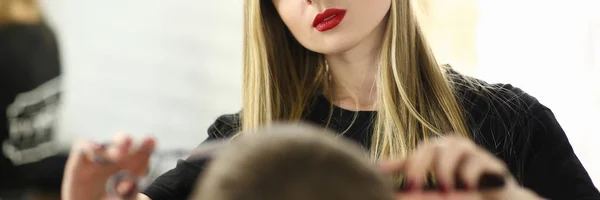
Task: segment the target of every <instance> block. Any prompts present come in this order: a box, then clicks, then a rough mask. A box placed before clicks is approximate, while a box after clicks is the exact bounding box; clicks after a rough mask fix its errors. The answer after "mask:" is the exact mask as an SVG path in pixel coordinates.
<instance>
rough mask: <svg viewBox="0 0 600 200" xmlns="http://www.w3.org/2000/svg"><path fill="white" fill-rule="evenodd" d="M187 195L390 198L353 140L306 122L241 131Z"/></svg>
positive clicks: (233, 199) (214, 198) (223, 199)
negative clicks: (252, 131)
mask: <svg viewBox="0 0 600 200" xmlns="http://www.w3.org/2000/svg"><path fill="white" fill-rule="evenodd" d="M193 196H194V198H192V199H194V200H195V199H198V200H200V199H210V200H240V199H244V200H259V199H260V200H281V199H289V200H296V199H298V200H307V199H311V200H325V199H327V200H332V199H344V200H353V199H356V200H359V199H360V200H364V199H368V200H392V199H393V190H392V185H391V183H390V182H388V180H387V179H386V178H384V177H383V176H382V175H381V174H380V173H378V171H377V169H376V168H375V166H374V165H373V164H372V163H371V162H370V161H369V159H368V158H367V153H366V152H364V151H363V150H362V148H360V147H359V146H358V145H357V144H355V143H351V142H348V141H346V140H343V139H337V138H335V136H334V134H333V133H330V132H327V131H323V129H319V128H315V127H309V126H306V125H301V126H298V125H278V126H275V127H272V128H270V129H265V130H262V131H258V132H254V133H244V134H241V135H240V136H239V137H237V138H236V139H234V140H232V142H231V143H230V144H228V146H227V147H225V148H224V149H223V150H221V151H219V152H218V153H217V155H216V156H215V158H214V160H213V161H212V163H211V164H210V165H209V166H208V168H207V170H206V171H205V173H204V174H203V175H202V176H201V181H200V182H199V184H198V186H197V190H196V192H195V194H194V195H193Z"/></svg>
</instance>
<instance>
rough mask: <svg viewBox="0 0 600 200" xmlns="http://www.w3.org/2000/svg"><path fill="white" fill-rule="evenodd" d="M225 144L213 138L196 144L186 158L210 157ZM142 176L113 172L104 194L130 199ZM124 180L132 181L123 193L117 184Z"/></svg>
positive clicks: (102, 159)
mask: <svg viewBox="0 0 600 200" xmlns="http://www.w3.org/2000/svg"><path fill="white" fill-rule="evenodd" d="M227 144H228V142H227V141H226V140H215V141H208V142H205V143H203V144H201V145H200V146H198V147H197V148H196V149H194V150H193V151H192V152H191V154H190V156H189V157H188V158H187V160H188V161H192V162H193V161H198V160H207V159H210V158H211V157H213V155H214V154H215V152H216V151H217V150H219V149H221V148H222V147H224V146H226V145H227ZM108 145H109V144H103V145H102V146H108ZM93 159H94V162H95V163H98V164H101V165H105V166H110V165H113V164H114V163H112V162H111V161H109V160H108V159H107V158H105V157H104V156H102V155H95V156H94V158H93ZM142 178H143V177H138V176H135V175H133V174H132V173H130V172H128V171H125V170H121V171H118V172H116V173H115V174H113V175H112V176H110V177H109V178H108V180H107V181H106V184H105V191H106V194H107V195H108V196H109V197H110V198H113V199H131V198H133V197H135V195H137V193H138V191H139V189H140V188H139V185H140V184H139V183H140V181H141V180H142ZM124 181H129V182H130V183H133V187H132V189H131V190H129V191H127V192H125V193H119V192H117V186H118V185H119V183H122V182H124Z"/></svg>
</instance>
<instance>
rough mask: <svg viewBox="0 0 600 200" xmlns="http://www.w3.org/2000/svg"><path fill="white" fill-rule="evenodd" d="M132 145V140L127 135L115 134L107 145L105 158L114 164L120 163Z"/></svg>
mask: <svg viewBox="0 0 600 200" xmlns="http://www.w3.org/2000/svg"><path fill="white" fill-rule="evenodd" d="M132 143H133V139H132V138H131V136H129V134H128V133H123V132H121V133H117V134H116V135H115V136H114V137H113V139H112V142H111V144H109V145H108V147H107V150H106V156H107V158H108V159H110V160H112V161H114V162H120V161H122V160H123V159H124V158H125V157H126V156H127V155H129V151H130V148H131V146H132Z"/></svg>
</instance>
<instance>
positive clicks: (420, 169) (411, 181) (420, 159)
mask: <svg viewBox="0 0 600 200" xmlns="http://www.w3.org/2000/svg"><path fill="white" fill-rule="evenodd" d="M437 151H438V148H437V146H432V145H426V146H424V147H423V148H419V149H417V150H416V151H415V152H414V153H413V154H412V155H411V156H409V157H408V159H407V161H406V165H405V166H404V173H405V174H404V175H405V177H406V180H407V183H408V188H407V189H409V190H414V189H416V188H423V185H424V183H425V182H426V179H427V172H428V171H430V169H431V168H432V167H433V163H434V159H436V158H437V154H438V153H437Z"/></svg>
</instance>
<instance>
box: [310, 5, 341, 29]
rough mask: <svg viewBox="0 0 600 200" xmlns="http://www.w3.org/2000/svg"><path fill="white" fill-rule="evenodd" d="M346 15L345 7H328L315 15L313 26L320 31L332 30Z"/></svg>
mask: <svg viewBox="0 0 600 200" xmlns="http://www.w3.org/2000/svg"><path fill="white" fill-rule="evenodd" d="M344 16H346V10H344V9H327V10H325V12H323V13H320V14H318V15H317V16H316V17H315V21H313V27H314V28H315V29H316V30H317V31H319V32H325V31H328V30H331V29H333V28H335V27H337V26H338V25H340V23H342V20H343V19H344Z"/></svg>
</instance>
